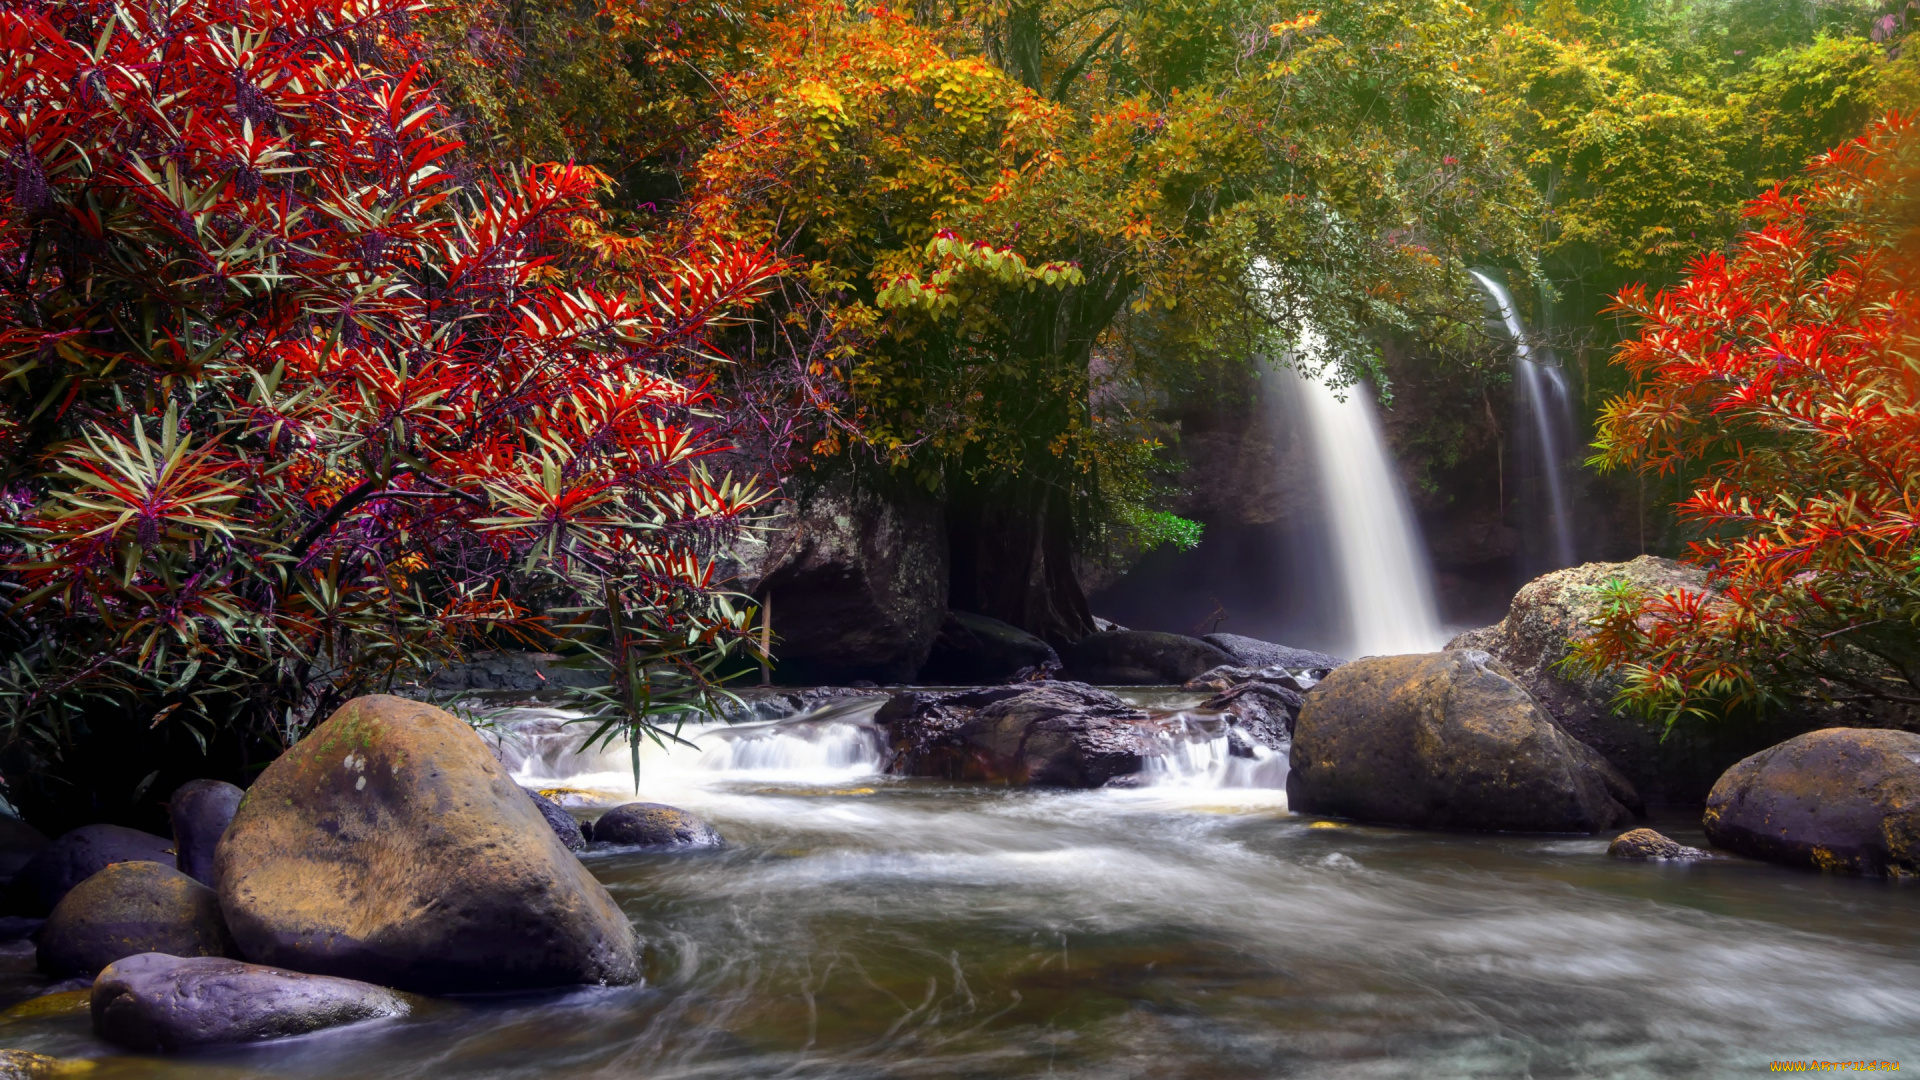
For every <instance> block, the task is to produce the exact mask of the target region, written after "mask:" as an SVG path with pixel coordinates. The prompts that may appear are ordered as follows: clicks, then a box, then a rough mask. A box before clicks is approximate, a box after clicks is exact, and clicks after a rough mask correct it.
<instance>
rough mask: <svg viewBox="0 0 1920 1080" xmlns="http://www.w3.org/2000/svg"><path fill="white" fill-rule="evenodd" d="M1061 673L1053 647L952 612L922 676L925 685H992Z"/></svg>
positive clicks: (1016, 630)
mask: <svg viewBox="0 0 1920 1080" xmlns="http://www.w3.org/2000/svg"><path fill="white" fill-rule="evenodd" d="M1059 670H1060V655H1059V654H1058V653H1056V652H1054V651H1053V646H1051V645H1049V644H1047V643H1046V642H1044V641H1041V640H1040V639H1039V638H1037V637H1034V636H1033V635H1032V634H1029V633H1027V632H1026V631H1025V630H1022V629H1020V628H1019V627H1017V626H1014V625H1012V624H1011V623H1004V622H1001V621H1000V620H999V619H989V618H988V617H986V616H985V615H972V614H969V613H967V612H964V611H949V612H947V617H946V620H945V621H944V622H942V623H941V624H940V633H939V634H938V635H937V636H935V638H934V639H933V651H932V653H930V654H929V655H928V656H927V663H926V666H925V667H922V668H921V669H920V676H919V678H920V681H921V682H923V683H946V684H950V685H957V686H968V685H991V684H994V683H1005V682H1013V681H1016V680H1020V679H1029V678H1034V677H1040V678H1048V677H1051V676H1052V675H1053V674H1054V673H1055V672H1057V671H1059Z"/></svg>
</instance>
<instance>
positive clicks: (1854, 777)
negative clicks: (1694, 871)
mask: <svg viewBox="0 0 1920 1080" xmlns="http://www.w3.org/2000/svg"><path fill="white" fill-rule="evenodd" d="M1702 820H1703V823H1704V824H1705V825H1706V829H1707V839H1708V840H1711V841H1712V842H1713V843H1714V844H1715V845H1717V846H1719V847H1723V848H1727V849H1728V850H1731V851H1737V852H1739V853H1740V854H1742V855H1750V856H1752V857H1754V858H1756V859H1766V860H1768V861H1769V862H1779V863H1787V864H1790V865H1795V866H1810V867H1817V868H1819V869H1821V870H1835V871H1839V872H1842V873H1849V874H1868V875H1889V876H1905V875H1912V874H1920V735H1916V734H1914V733H1912V732H1908V731H1882V730H1877V729H1873V728H1827V729H1825V730H1822V731H1814V732H1809V733H1808V734H1805V735H1801V736H1798V737H1796V738H1792V739H1788V740H1787V741H1786V742H1783V743H1781V744H1780V745H1778V746H1774V747H1769V748H1768V749H1766V750H1762V751H1760V752H1759V753H1757V754H1755V755H1753V756H1752V757H1749V758H1747V759H1745V760H1744V761H1741V762H1739V763H1738V764H1736V765H1734V766H1733V768H1731V769H1728V770H1727V771H1726V773H1725V774H1724V775H1722V776H1721V777H1720V782H1719V783H1717V784H1715V785H1713V791H1712V793H1711V794H1709V795H1708V796H1707V809H1706V813H1705V815H1704V817H1703V819H1702Z"/></svg>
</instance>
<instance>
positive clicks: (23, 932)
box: [0, 915, 47, 941]
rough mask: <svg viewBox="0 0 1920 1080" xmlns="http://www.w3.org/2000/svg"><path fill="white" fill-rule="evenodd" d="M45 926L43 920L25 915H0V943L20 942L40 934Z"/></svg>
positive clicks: (45, 921)
mask: <svg viewBox="0 0 1920 1080" xmlns="http://www.w3.org/2000/svg"><path fill="white" fill-rule="evenodd" d="M45 925H47V920H45V919H35V918H31V917H29V916H26V915H0V941H21V940H24V939H26V938H30V937H32V936H33V935H35V934H37V933H39V932H40V928H41V927H43V926H45Z"/></svg>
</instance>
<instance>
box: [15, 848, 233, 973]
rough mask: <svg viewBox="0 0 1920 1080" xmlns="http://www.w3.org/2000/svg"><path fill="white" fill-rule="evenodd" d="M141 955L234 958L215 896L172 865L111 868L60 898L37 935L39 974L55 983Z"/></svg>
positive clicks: (127, 864) (138, 864) (126, 864)
mask: <svg viewBox="0 0 1920 1080" xmlns="http://www.w3.org/2000/svg"><path fill="white" fill-rule="evenodd" d="M145 952H163V953H171V954H173V955H175V956H233V955H235V953H236V950H235V947H234V944H233V938H232V937H231V936H230V935H228V933H227V926H226V922H225V921H224V920H223V919H222V918H221V916H220V898H219V897H218V896H216V895H215V894H214V891H213V890H212V889H209V888H207V887H206V886H205V885H202V884H200V883H199V882H197V881H195V880H193V879H192V878H190V877H188V876H187V875H185V874H183V873H181V872H180V871H178V870H175V869H174V868H173V867H171V866H161V865H160V864H159V863H153V862H122V863H114V864H113V865H112V866H109V867H107V868H106V869H104V870H102V871H100V872H99V873H97V874H95V875H93V876H92V877H90V878H88V879H87V880H85V881H83V882H81V883H80V884H78V885H76V886H74V888H73V891H72V892H69V893H68V894H67V895H66V896H64V897H62V898H61V900H60V903H59V904H58V905H56V906H55V907H54V909H53V914H52V915H49V916H47V925H46V926H45V927H43V928H41V931H40V948H39V962H40V970H41V971H44V972H46V973H47V974H49V975H52V976H53V977H55V978H65V977H67V976H71V975H92V974H94V973H95V972H97V971H99V970H100V969H101V968H103V967H106V966H107V965H108V964H111V963H113V962H114V961H115V960H118V959H120V958H122V957H126V956H133V955H136V954H138V953H145Z"/></svg>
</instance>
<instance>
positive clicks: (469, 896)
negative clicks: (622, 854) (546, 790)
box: [215, 695, 639, 993]
mask: <svg viewBox="0 0 1920 1080" xmlns="http://www.w3.org/2000/svg"><path fill="white" fill-rule="evenodd" d="M216 863H217V865H216V869H215V876H216V878H217V880H218V881H219V883H220V885H219V891H220V906H221V908H222V909H223V910H224V911H225V912H226V915H227V926H228V928H229V929H230V930H231V931H232V932H233V936H234V939H235V940H237V941H238V942H239V943H240V949H241V952H242V953H243V954H244V955H245V956H246V957H247V958H248V959H250V960H254V961H257V962H265V963H272V964H277V965H281V966H287V967H296V968H299V969H301V970H305V971H310V972H314V973H316V974H323V975H340V976H344V977H347V978H358V979H364V980H366V981H368V982H377V983H380V984H382V985H387V986H396V987H400V988H401V989H406V990H419V991H423V992H429V993H433V992H457V991H480V990H509V989H533V988H539V987H548V986H563V985H567V984H573V983H628V982H632V981H633V980H634V979H635V978H637V977H638V974H639V973H638V968H637V960H636V956H635V951H634V938H633V927H632V924H631V923H629V922H628V921H627V917H626V915H625V914H623V913H622V912H621V910H620V908H619V905H617V904H615V903H614V901H613V897H611V896H609V895H608V894H607V890H606V888H605V887H604V886H602V885H601V884H600V883H599V882H598V881H596V880H594V878H593V876H592V875H591V874H589V873H588V872H587V869H586V868H585V867H584V866H582V865H580V860H579V859H577V858H575V857H574V856H573V853H572V852H569V851H568V850H567V849H566V847H565V845H563V844H562V843H561V842H560V838H559V837H557V836H555V835H554V831H553V829H552V827H551V826H549V825H548V824H547V822H546V819H545V818H543V817H542V816H541V814H540V811H539V809H538V808H537V807H536V806H535V805H534V803H533V800H531V799H529V798H527V795H526V792H524V791H522V790H521V789H520V788H519V787H518V786H517V785H516V784H514V782H513V781H512V780H511V779H510V778H509V777H508V775H507V773H506V770H505V769H504V768H503V767H502V766H501V765H500V763H499V762H497V761H495V760H494V758H493V755H492V754H491V753H490V752H489V751H488V749H487V746H486V744H485V743H484V742H483V741H482V740H481V738H480V736H479V735H477V734H475V732H474V730H473V729H472V728H471V727H469V726H467V724H465V723H464V722H462V721H461V720H459V719H457V718H456V717H454V716H451V715H449V714H448V713H445V712H442V711H441V710H439V709H436V708H433V707H432V706H430V705H424V704H421V703H419V702H414V701H408V700H406V699H404V698H397V697H388V696H385V695H373V696H369V697H362V698H356V699H354V700H353V701H349V702H348V703H346V704H345V705H343V706H341V707H340V710H339V711H338V712H335V713H334V714H333V716H332V717H330V718H328V720H327V721H326V722H325V723H323V724H321V725H320V726H319V727H317V728H315V729H314V730H313V731H312V732H311V733H309V734H308V735H307V736H306V737H305V738H303V739H301V740H300V741H299V742H298V743H296V744H294V746H293V748H292V749H291V750H288V751H287V752H286V753H285V754H283V755H281V757H280V759H279V760H278V761H275V762H274V763H273V764H272V765H270V766H268V767H267V770H266V771H265V772H264V773H262V774H261V775H260V779H258V780H256V781H254V784H253V786H252V787H251V788H250V789H248V791H247V797H246V800H245V801H244V802H242V803H241V804H240V812H239V814H238V815H236V816H235V817H234V819H233V824H232V826H231V827H229V828H228V830H227V835H226V839H224V840H222V841H221V843H220V850H219V854H218V856H217V858H216Z"/></svg>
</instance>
